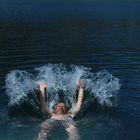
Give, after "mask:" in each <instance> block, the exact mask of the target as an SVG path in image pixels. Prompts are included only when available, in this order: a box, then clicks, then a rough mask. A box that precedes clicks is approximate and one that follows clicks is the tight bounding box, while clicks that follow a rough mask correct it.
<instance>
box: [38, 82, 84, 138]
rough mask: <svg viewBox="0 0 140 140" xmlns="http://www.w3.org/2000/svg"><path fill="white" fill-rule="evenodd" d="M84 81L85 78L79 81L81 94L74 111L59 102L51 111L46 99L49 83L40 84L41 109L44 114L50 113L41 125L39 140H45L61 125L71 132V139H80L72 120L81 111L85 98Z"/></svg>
mask: <svg viewBox="0 0 140 140" xmlns="http://www.w3.org/2000/svg"><path fill="white" fill-rule="evenodd" d="M83 87H84V82H83V80H80V81H79V94H78V99H77V102H76V105H75V107H74V111H73V112H69V111H68V109H67V106H66V105H65V104H64V103H59V104H58V105H57V106H56V108H55V110H54V111H53V112H52V113H51V112H50V110H49V106H48V105H47V103H46V100H45V94H46V88H47V85H46V84H45V83H42V84H41V85H40V91H41V94H40V97H39V98H40V109H41V112H42V113H43V114H44V115H48V116H49V119H46V120H45V121H44V122H43V123H42V124H41V126H40V131H39V134H38V138H37V140H45V139H47V136H48V134H49V132H50V131H51V130H52V129H53V128H54V127H55V126H56V125H59V126H60V125H61V126H63V127H64V128H65V130H66V131H67V132H68V134H69V140H79V139H80V136H79V134H78V129H77V127H76V125H75V123H74V121H73V120H72V118H74V116H75V115H76V114H77V113H78V112H79V111H80V109H81V106H82V103H83V99H84V88H83Z"/></svg>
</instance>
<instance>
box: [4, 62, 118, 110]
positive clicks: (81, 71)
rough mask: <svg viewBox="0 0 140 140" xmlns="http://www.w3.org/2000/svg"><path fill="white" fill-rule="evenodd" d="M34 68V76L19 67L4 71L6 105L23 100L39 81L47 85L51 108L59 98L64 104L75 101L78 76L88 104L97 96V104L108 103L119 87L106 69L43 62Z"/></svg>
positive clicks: (71, 103) (71, 104) (109, 104)
mask: <svg viewBox="0 0 140 140" xmlns="http://www.w3.org/2000/svg"><path fill="white" fill-rule="evenodd" d="M35 71H36V74H34V75H32V74H30V73H28V72H26V71H21V70H14V71H11V72H10V73H9V74H7V76H6V93H7V95H8V97H9V105H10V106H12V105H15V104H20V103H21V102H22V101H26V99H27V98H26V97H27V96H28V95H29V94H30V93H34V91H35V90H36V89H38V87H39V85H40V83H41V82H42V81H44V82H46V84H47V97H48V102H49V105H50V109H51V110H52V108H53V106H54V105H55V104H57V103H58V102H59V101H60V98H62V97H63V100H64V101H65V103H66V104H67V105H68V106H73V105H74V104H75V102H76V89H77V86H78V81H79V79H84V82H85V85H84V88H85V97H86V99H85V101H88V102H90V103H91V102H94V99H97V101H98V103H99V104H101V105H107V106H112V105H113V100H112V99H113V98H116V95H117V91H118V90H119V89H120V83H119V79H118V78H115V77H113V76H112V75H111V74H110V73H109V72H107V71H100V72H98V73H94V72H92V71H91V69H90V68H87V67H84V66H76V65H71V66H69V67H67V68H66V67H65V66H64V65H63V64H47V65H44V66H42V67H39V68H35ZM91 99H92V100H91Z"/></svg>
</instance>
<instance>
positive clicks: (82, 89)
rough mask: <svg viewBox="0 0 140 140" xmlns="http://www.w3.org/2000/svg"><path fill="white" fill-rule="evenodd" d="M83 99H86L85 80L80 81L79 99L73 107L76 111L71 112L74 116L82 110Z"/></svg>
mask: <svg viewBox="0 0 140 140" xmlns="http://www.w3.org/2000/svg"><path fill="white" fill-rule="evenodd" d="M83 100H84V81H83V80H80V81H79V93H78V99H77V102H76V106H75V108H74V109H73V110H74V111H73V112H72V113H71V114H70V115H71V116H72V117H74V116H75V115H76V114H77V113H78V112H79V111H80V110H81V107H82V103H83Z"/></svg>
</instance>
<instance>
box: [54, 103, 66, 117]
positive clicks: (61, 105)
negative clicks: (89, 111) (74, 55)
mask: <svg viewBox="0 0 140 140" xmlns="http://www.w3.org/2000/svg"><path fill="white" fill-rule="evenodd" d="M67 112H68V110H67V106H66V105H65V104H64V103H59V104H57V106H56V108H55V113H56V114H67Z"/></svg>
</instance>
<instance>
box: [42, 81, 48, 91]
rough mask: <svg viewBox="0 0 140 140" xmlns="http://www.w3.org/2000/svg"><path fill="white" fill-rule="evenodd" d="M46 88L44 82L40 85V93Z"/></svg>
mask: <svg viewBox="0 0 140 140" xmlns="http://www.w3.org/2000/svg"><path fill="white" fill-rule="evenodd" d="M46 87H47V85H46V83H44V82H43V83H41V84H40V91H41V92H44V91H45V89H46Z"/></svg>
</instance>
